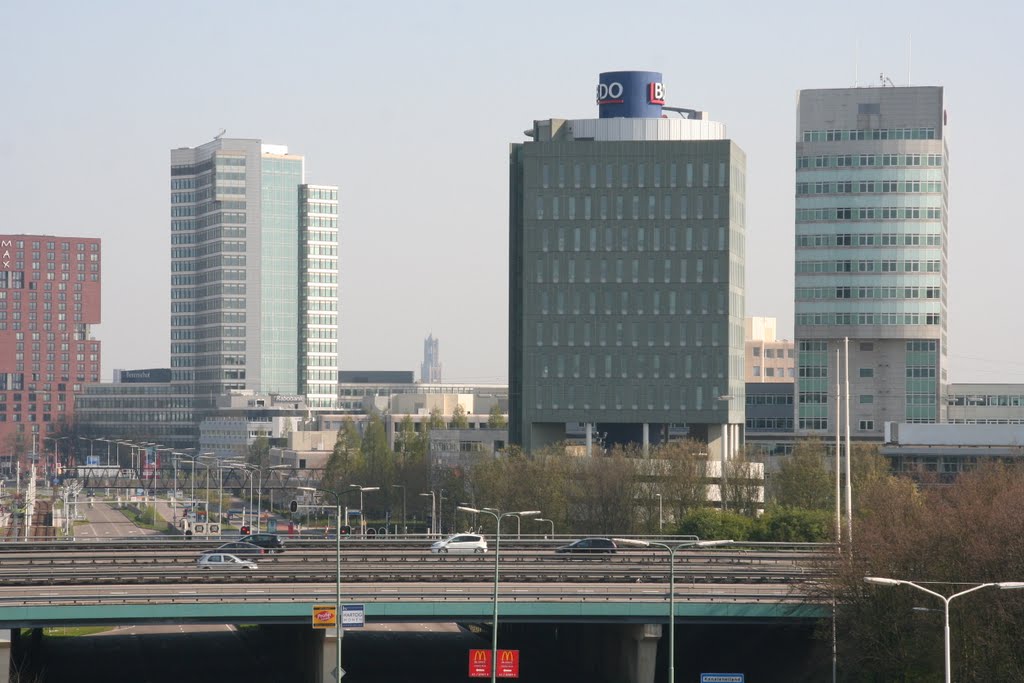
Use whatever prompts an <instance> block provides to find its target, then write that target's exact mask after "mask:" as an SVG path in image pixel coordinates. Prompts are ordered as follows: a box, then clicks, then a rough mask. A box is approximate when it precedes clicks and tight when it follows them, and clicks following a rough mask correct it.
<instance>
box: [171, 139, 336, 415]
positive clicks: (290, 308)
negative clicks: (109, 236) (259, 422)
mask: <svg viewBox="0 0 1024 683" xmlns="http://www.w3.org/2000/svg"><path fill="white" fill-rule="evenodd" d="M338 306H339V301H338V190H337V188H336V187H334V186H327V185H309V184H306V182H305V160H304V158H303V157H302V156H300V155H296V154H290V153H289V152H288V148H287V147H285V146H283V145H268V144H264V143H262V142H261V141H260V140H252V139H230V138H217V139H215V140H213V141H211V142H208V143H206V144H204V145H201V146H199V147H194V148H180V149H175V150H172V151H171V371H172V373H173V382H174V383H176V384H179V385H182V386H185V387H187V391H186V393H187V394H189V395H191V397H192V406H191V409H192V410H193V411H194V413H195V415H194V421H195V422H197V423H198V422H199V421H200V420H201V418H202V416H203V414H204V413H207V412H209V411H211V410H213V409H215V408H216V405H217V397H218V396H222V395H226V394H227V393H229V392H231V391H233V390H244V389H248V390H254V391H259V392H263V393H275V394H290V395H292V394H301V395H303V396H305V397H307V400H308V402H309V405H310V407H314V408H331V407H334V406H335V405H336V396H337V373H338V366H339V364H338V334H339V327H338Z"/></svg>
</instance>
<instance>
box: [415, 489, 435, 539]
mask: <svg viewBox="0 0 1024 683" xmlns="http://www.w3.org/2000/svg"><path fill="white" fill-rule="evenodd" d="M419 495H421V496H424V497H426V496H430V536H431V537H433V536H434V525H436V524H437V510H436V509H435V508H436V507H437V499H436V498H435V497H434V492H433V491H430V492H429V493H421V494H419Z"/></svg>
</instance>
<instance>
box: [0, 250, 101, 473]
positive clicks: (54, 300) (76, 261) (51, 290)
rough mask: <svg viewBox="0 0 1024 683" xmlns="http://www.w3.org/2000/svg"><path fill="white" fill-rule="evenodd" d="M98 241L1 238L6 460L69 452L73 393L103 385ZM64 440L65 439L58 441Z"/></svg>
mask: <svg viewBox="0 0 1024 683" xmlns="http://www.w3.org/2000/svg"><path fill="white" fill-rule="evenodd" d="M100 256H101V252H100V240H99V239H95V238H87V237H55V236H51V235H24V234H19V235H0V456H3V458H4V460H6V464H7V465H10V464H11V463H13V462H14V460H16V459H18V458H24V457H25V456H26V455H27V454H28V453H35V454H38V453H43V452H53V450H54V449H56V450H59V451H61V452H64V448H68V446H67V445H64V446H63V447H60V446H59V444H58V443H57V441H56V439H57V438H58V437H56V435H57V434H58V433H59V432H61V431H64V430H66V429H68V428H70V425H71V423H72V422H73V421H74V414H75V395H76V394H77V393H79V392H81V391H82V388H83V387H84V386H85V385H86V384H87V383H88V382H97V381H99V374H100V363H101V357H100V356H101V350H100V346H101V345H100V342H99V340H97V339H95V338H94V337H93V336H92V331H91V326H92V325H97V324H99V322H100V283H101V279H102V278H101V275H102V271H101V268H100V265H101V260H100ZM59 438H66V437H59Z"/></svg>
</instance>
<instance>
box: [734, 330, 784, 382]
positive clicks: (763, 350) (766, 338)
mask: <svg viewBox="0 0 1024 683" xmlns="http://www.w3.org/2000/svg"><path fill="white" fill-rule="evenodd" d="M744 332H745V336H744V339H745V342H744V347H745V348H744V357H745V362H744V378H745V381H746V382H747V384H750V383H752V382H788V383H789V384H792V383H793V382H794V377H796V345H795V344H794V343H793V342H792V341H790V340H788V339H778V338H776V321H775V318H761V317H755V318H747V319H746V320H745V321H744Z"/></svg>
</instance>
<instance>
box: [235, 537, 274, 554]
mask: <svg viewBox="0 0 1024 683" xmlns="http://www.w3.org/2000/svg"><path fill="white" fill-rule="evenodd" d="M238 540H239V541H240V542H242V543H252V544H253V545H258V546H259V547H261V548H263V549H265V550H267V551H268V552H271V553H283V552H284V541H283V540H281V538H280V537H279V536H278V535H277V534H249V535H248V536H242V537H241V538H240V539H238Z"/></svg>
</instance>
